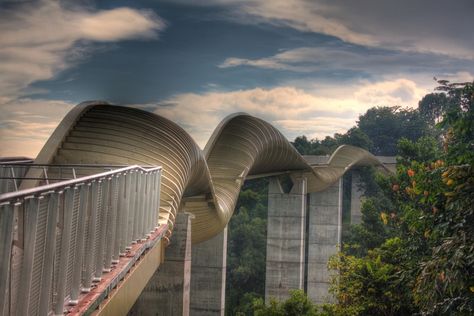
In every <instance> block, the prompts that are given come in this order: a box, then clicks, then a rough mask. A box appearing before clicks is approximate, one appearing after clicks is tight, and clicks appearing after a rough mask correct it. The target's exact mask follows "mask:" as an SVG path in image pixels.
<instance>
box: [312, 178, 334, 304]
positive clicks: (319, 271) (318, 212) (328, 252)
mask: <svg viewBox="0 0 474 316" xmlns="http://www.w3.org/2000/svg"><path fill="white" fill-rule="evenodd" d="M309 200H310V202H309V231H308V234H309V236H308V243H309V245H308V293H307V294H308V296H309V298H310V299H311V300H312V301H313V302H315V303H324V302H326V301H327V300H328V299H329V300H330V299H331V297H330V296H329V292H328V289H329V281H330V272H331V271H329V270H328V268H327V263H328V260H329V257H331V256H332V255H333V254H335V253H336V252H337V250H338V246H339V245H340V242H341V229H342V179H340V180H338V181H337V182H336V183H335V184H333V185H332V186H330V187H329V188H327V189H326V190H324V191H321V192H315V193H311V194H310V198H309Z"/></svg>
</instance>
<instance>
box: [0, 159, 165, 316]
mask: <svg viewBox="0 0 474 316" xmlns="http://www.w3.org/2000/svg"><path fill="white" fill-rule="evenodd" d="M160 181H161V167H152V168H143V167H140V166H130V167H125V168H120V169H117V170H113V171H108V172H103V173H100V174H95V175H91V176H86V177H82V178H77V179H73V180H67V181H61V182H57V183H54V184H49V185H43V186H40V187H35V188H33V189H27V190H20V191H17V192H12V193H7V194H2V195H0V240H1V243H0V315H47V314H49V313H53V314H55V315H62V314H63V312H64V310H65V307H66V306H67V305H75V304H77V303H78V299H79V296H80V295H81V293H85V292H88V291H90V290H91V288H92V287H93V286H94V283H95V282H99V281H100V280H101V278H102V274H103V273H106V272H108V271H110V269H111V267H113V265H114V264H116V263H118V262H119V258H120V256H121V255H124V254H125V253H126V251H127V249H128V248H129V247H130V245H131V244H132V243H136V242H137V241H139V240H143V239H146V238H147V237H148V236H149V234H150V233H151V232H154V231H155V230H156V228H157V227H156V226H157V225H158V224H157V223H158V215H159V214H158V209H159V201H160V196H159V194H160Z"/></svg>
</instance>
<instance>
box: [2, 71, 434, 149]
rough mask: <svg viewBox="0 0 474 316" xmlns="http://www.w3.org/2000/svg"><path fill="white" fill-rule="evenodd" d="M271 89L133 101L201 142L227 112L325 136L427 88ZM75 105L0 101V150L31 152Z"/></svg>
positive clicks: (402, 83)
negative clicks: (362, 115) (361, 116)
mask: <svg viewBox="0 0 474 316" xmlns="http://www.w3.org/2000/svg"><path fill="white" fill-rule="evenodd" d="M323 91H324V94H323V93H319V92H317V91H316V90H303V89H299V88H296V87H293V86H280V87H274V88H270V89H265V88H260V87H257V88H254V89H247V90H236V91H210V92H207V93H201V94H197V93H184V94H179V95H176V96H174V97H171V98H169V99H166V100H162V101H161V102H158V103H150V104H136V105H132V106H135V107H138V108H142V109H144V110H147V111H150V112H155V113H157V114H160V115H163V116H165V117H167V118H169V119H171V120H173V121H175V122H176V123H178V124H179V125H181V126H182V127H183V128H184V129H186V130H187V131H188V132H189V133H190V134H191V136H192V137H193V138H194V139H195V140H196V141H197V143H198V144H199V145H200V146H201V147H204V145H205V144H206V142H207V140H208V139H209V137H210V135H211V133H212V132H213V131H214V129H215V127H216V126H217V125H218V124H219V122H220V121H221V120H222V119H223V118H224V117H225V116H227V115H229V114H232V113H235V112H247V113H249V114H252V115H255V116H257V117H260V118H262V119H264V120H267V121H268V122H270V123H272V124H273V125H274V126H275V127H277V128H278V129H279V130H280V131H282V133H283V134H284V135H285V136H286V137H287V138H288V139H289V140H293V139H294V138H295V137H296V136H299V135H307V136H308V137H310V138H320V139H321V138H324V137H325V136H327V135H333V134H334V133H345V132H346V131H347V130H348V129H349V128H350V127H352V126H354V125H355V122H356V120H357V118H358V116H359V115H360V114H363V113H365V111H366V110H367V109H368V108H370V107H373V106H379V105H380V106H392V105H404V106H406V105H408V106H416V104H417V103H418V101H419V100H420V99H421V97H422V96H423V95H424V94H426V93H428V92H429V90H427V89H425V88H423V87H420V86H419V85H418V84H416V83H415V82H414V81H411V80H408V79H405V78H398V79H395V80H387V81H380V82H376V83H369V82H357V83H355V84H352V85H348V86H344V87H339V88H338V89H333V90H330V89H324V88H323ZM73 106H74V105H73V104H72V103H69V102H65V101H54V100H31V99H21V100H15V101H14V102H9V103H6V104H4V105H3V106H2V109H3V110H4V112H3V113H4V114H2V120H1V121H0V139H1V146H0V156H17V155H21V156H29V157H35V156H36V155H37V154H38V152H39V151H40V150H41V148H42V146H43V145H44V143H45V142H46V140H47V139H48V137H49V136H50V135H51V133H52V132H53V130H54V129H55V127H56V126H57V124H59V122H60V121H61V119H62V118H63V117H64V115H66V113H67V112H68V111H69V110H70V109H71V108H72V107H73Z"/></svg>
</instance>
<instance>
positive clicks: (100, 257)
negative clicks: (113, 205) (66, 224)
mask: <svg viewBox="0 0 474 316" xmlns="http://www.w3.org/2000/svg"><path fill="white" fill-rule="evenodd" d="M109 200H110V180H109V179H107V178H105V179H104V181H103V183H102V205H101V207H100V208H99V212H100V214H99V215H100V216H99V217H100V228H99V231H98V234H99V238H98V243H99V245H98V247H97V256H96V257H95V273H94V280H93V281H94V282H99V281H100V280H102V271H103V268H104V255H105V253H104V246H105V243H106V242H105V236H106V232H107V213H108V211H109Z"/></svg>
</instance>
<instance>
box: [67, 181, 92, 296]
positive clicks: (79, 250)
mask: <svg viewBox="0 0 474 316" xmlns="http://www.w3.org/2000/svg"><path fill="white" fill-rule="evenodd" d="M79 190H80V196H79V214H78V218H79V223H78V225H79V227H78V229H77V239H76V258H78V260H77V262H75V263H74V270H73V275H72V285H71V298H70V300H69V304H70V305H77V303H78V299H79V293H80V290H81V272H82V264H83V261H84V243H85V231H86V212H87V208H88V196H89V191H90V185H89V184H82V185H81V186H80V188H79Z"/></svg>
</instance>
